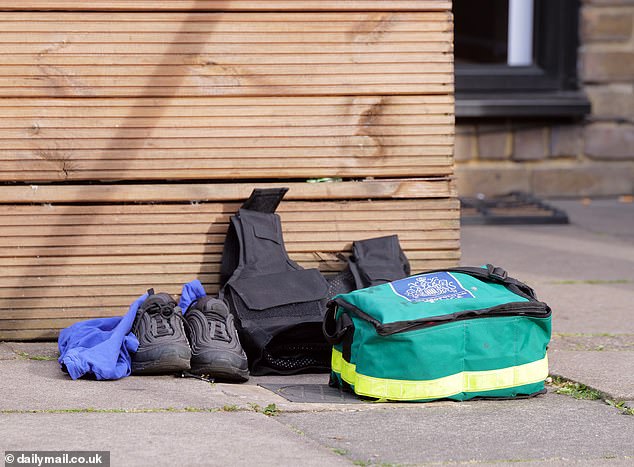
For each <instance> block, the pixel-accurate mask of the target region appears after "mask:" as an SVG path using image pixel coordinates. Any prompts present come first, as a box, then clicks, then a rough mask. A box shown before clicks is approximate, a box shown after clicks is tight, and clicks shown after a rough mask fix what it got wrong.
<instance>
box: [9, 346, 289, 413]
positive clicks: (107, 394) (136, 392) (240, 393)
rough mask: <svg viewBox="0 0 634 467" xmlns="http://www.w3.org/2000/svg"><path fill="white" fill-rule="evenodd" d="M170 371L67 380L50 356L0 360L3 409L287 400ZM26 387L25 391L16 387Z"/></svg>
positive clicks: (181, 405)
mask: <svg viewBox="0 0 634 467" xmlns="http://www.w3.org/2000/svg"><path fill="white" fill-rule="evenodd" d="M233 386H238V385H232V384H210V383H206V382H204V381H200V380H198V379H193V378H176V377H174V376H130V377H128V378H123V379H120V380H117V381H95V380H86V379H79V380H75V381H73V380H71V379H70V377H68V375H66V374H64V373H62V371H61V370H60V369H59V364H58V363H57V362H54V361H32V360H24V359H20V360H6V361H1V362H0V387H2V388H3V397H2V399H1V400H0V409H1V410H60V409H85V408H95V409H148V408H176V409H184V408H187V407H196V408H219V407H223V406H224V405H239V406H242V405H244V406H245V407H246V406H247V405H248V404H258V405H261V406H266V405H268V404H270V403H276V402H285V399H284V398H282V397H279V396H277V395H275V394H273V393H272V392H270V391H267V390H266V389H264V388H259V387H257V386H244V385H243V387H240V388H237V387H236V388H234V387H233ZM16 388H24V389H28V390H16Z"/></svg>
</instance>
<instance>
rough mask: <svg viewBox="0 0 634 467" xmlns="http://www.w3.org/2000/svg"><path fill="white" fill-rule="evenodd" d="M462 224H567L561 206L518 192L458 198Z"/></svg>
mask: <svg viewBox="0 0 634 467" xmlns="http://www.w3.org/2000/svg"><path fill="white" fill-rule="evenodd" d="M460 209H461V213H460V221H461V223H462V225H493V224H496V225H518V224H568V223H569V221H568V215H567V214H566V213H565V212H564V211H562V210H561V209H557V208H555V207H553V206H550V205H548V204H546V203H545V202H543V201H541V200H540V199H538V198H536V197H534V196H532V195H529V194H527V193H522V192H513V193H510V194H508V195H504V196H495V197H490V198H489V197H485V196H480V197H475V198H460Z"/></svg>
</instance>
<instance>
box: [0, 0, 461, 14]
mask: <svg viewBox="0 0 634 467" xmlns="http://www.w3.org/2000/svg"><path fill="white" fill-rule="evenodd" d="M0 10H9V11H10V10H20V11H25V10H63V11H73V10H91V11H151V12H152V11H184V10H187V11H199V10H200V11H214V10H217V11H316V10H317V11H319V10H321V11H355V10H357V11H358V10H360V11H372V10H375V11H381V10H388V11H449V10H451V1H449V0H363V1H361V0H338V1H331V0H322V1H320V0H311V1H309V0H162V1H160V2H156V1H151V0H91V1H83V2H76V1H67V0H66V1H63V0H54V1H50V0H28V1H23V2H20V3H19V5H18V4H16V2H14V1H8V0H2V1H0Z"/></svg>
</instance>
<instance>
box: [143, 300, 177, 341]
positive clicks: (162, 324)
mask: <svg viewBox="0 0 634 467" xmlns="http://www.w3.org/2000/svg"><path fill="white" fill-rule="evenodd" d="M179 311H180V308H178V307H175V306H174V305H171V304H169V303H160V302H154V303H152V304H151V305H149V306H148V307H147V308H146V309H145V310H144V312H145V313H147V314H148V316H149V317H150V320H151V321H153V322H154V323H155V329H153V332H152V334H153V335H154V337H163V336H173V335H174V333H175V330H174V327H173V326H172V324H171V322H170V320H171V318H172V316H178V317H179V318H180V319H181V320H182V321H184V319H183V317H182V315H181V313H180V312H179ZM140 322H141V320H139V321H138V322H137V325H136V326H135V331H136V330H138V327H139V323H140Z"/></svg>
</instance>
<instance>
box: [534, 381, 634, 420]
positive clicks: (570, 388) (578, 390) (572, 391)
mask: <svg viewBox="0 0 634 467" xmlns="http://www.w3.org/2000/svg"><path fill="white" fill-rule="evenodd" d="M546 382H547V383H548V384H550V385H552V386H554V387H556V388H558V389H557V390H556V391H555V392H556V393H557V394H564V395H567V396H570V397H573V398H575V399H586V400H600V401H601V402H603V403H604V404H607V405H609V406H611V407H614V408H616V409H618V410H619V411H620V412H621V413H622V414H623V415H634V404H632V403H631V402H628V401H622V400H619V399H618V398H616V397H614V396H612V395H611V394H608V393H606V392H604V391H601V390H600V389H596V388H593V387H591V386H588V385H586V384H584V383H582V382H580V381H574V380H572V379H570V378H567V377H565V376H562V375H558V374H555V373H553V374H551V375H550V376H549V377H548V379H547V380H546Z"/></svg>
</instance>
